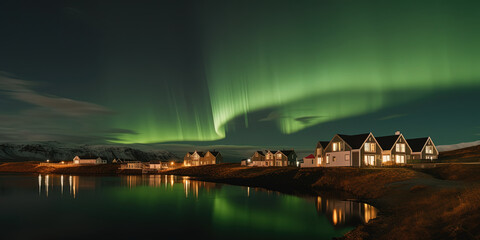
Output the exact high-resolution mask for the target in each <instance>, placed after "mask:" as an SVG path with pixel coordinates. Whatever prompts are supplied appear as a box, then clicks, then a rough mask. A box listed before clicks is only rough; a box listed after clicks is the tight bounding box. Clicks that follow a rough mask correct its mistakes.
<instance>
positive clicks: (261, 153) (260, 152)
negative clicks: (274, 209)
mask: <svg viewBox="0 0 480 240" xmlns="http://www.w3.org/2000/svg"><path fill="white" fill-rule="evenodd" d="M257 153H258V154H260V155H262V156H265V154H264V153H263V151H257Z"/></svg>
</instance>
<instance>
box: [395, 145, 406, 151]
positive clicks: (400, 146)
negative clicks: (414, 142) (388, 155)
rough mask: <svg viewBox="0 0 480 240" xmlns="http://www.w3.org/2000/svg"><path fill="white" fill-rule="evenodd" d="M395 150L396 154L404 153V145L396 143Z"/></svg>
mask: <svg viewBox="0 0 480 240" xmlns="http://www.w3.org/2000/svg"><path fill="white" fill-rule="evenodd" d="M395 150H397V152H405V143H397V145H395Z"/></svg>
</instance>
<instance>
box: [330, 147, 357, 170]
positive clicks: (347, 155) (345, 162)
mask: <svg viewBox="0 0 480 240" xmlns="http://www.w3.org/2000/svg"><path fill="white" fill-rule="evenodd" d="M327 158H328V159H329V160H328V163H325V167H345V166H352V165H351V164H352V157H351V152H350V151H341V152H327V153H326V155H325V162H326V159H327ZM334 158H335V160H334Z"/></svg>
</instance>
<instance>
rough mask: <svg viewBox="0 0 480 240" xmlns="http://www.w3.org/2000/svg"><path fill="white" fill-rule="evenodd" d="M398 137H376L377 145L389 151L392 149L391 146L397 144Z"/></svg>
mask: <svg viewBox="0 0 480 240" xmlns="http://www.w3.org/2000/svg"><path fill="white" fill-rule="evenodd" d="M399 137H400V135H390V136H382V137H376V139H377V142H378V144H380V147H381V148H382V149H383V150H390V149H392V148H393V145H394V144H395V143H396V142H397V140H398V138H399Z"/></svg>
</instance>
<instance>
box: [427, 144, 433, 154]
mask: <svg viewBox="0 0 480 240" xmlns="http://www.w3.org/2000/svg"><path fill="white" fill-rule="evenodd" d="M425 152H426V153H428V154H433V146H427V148H426V149H425Z"/></svg>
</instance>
